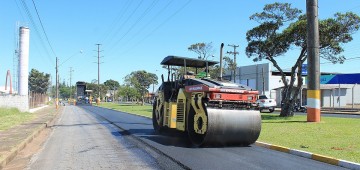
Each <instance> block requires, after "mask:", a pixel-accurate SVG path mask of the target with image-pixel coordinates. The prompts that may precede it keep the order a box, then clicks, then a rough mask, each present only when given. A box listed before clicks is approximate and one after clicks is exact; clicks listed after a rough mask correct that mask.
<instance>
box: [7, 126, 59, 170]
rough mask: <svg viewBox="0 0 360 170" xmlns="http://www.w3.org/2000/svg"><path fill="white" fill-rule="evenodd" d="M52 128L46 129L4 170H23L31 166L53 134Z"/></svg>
mask: <svg viewBox="0 0 360 170" xmlns="http://www.w3.org/2000/svg"><path fill="white" fill-rule="evenodd" d="M51 130H52V129H51V128H45V129H44V130H42V131H41V132H40V134H39V135H38V136H37V137H36V138H34V139H33V140H32V141H31V143H29V144H27V145H26V147H25V148H24V149H23V150H21V151H20V152H19V153H18V154H17V156H16V157H15V158H14V159H13V160H12V161H11V162H10V163H9V164H7V165H6V166H5V168H4V170H22V169H25V168H26V166H27V165H28V164H29V162H30V159H31V157H32V156H33V155H34V154H35V153H37V152H39V151H40V149H41V148H42V146H43V145H44V143H45V141H46V140H47V139H48V136H49V135H50V133H51Z"/></svg>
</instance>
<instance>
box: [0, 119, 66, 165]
mask: <svg viewBox="0 0 360 170" xmlns="http://www.w3.org/2000/svg"><path fill="white" fill-rule="evenodd" d="M58 115H59V113H56V114H55V115H54V117H52V118H51V119H50V120H48V121H47V122H45V123H43V124H42V125H41V126H40V127H39V128H37V129H36V130H35V131H34V132H33V133H32V134H31V135H29V136H28V137H27V138H26V139H25V140H24V141H22V142H21V143H20V144H18V145H17V146H15V147H14V148H15V149H11V151H9V153H8V154H7V155H6V154H5V155H4V158H3V159H2V160H0V170H1V169H3V168H4V167H5V166H6V165H7V164H8V163H10V162H11V161H12V160H13V159H14V158H15V157H16V155H17V154H18V153H19V152H20V151H21V150H22V149H24V148H25V147H26V145H27V144H29V143H31V141H32V140H33V139H34V138H36V137H37V136H38V135H39V134H40V132H41V131H42V130H44V129H45V128H46V127H48V126H50V125H52V124H53V123H54V121H55V120H56V118H57V117H58Z"/></svg>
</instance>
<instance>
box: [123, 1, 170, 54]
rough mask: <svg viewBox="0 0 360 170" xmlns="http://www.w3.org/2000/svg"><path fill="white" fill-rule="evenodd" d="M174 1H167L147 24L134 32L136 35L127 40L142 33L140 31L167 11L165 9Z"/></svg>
mask: <svg viewBox="0 0 360 170" xmlns="http://www.w3.org/2000/svg"><path fill="white" fill-rule="evenodd" d="M173 2H174V0H171V1H168V3H167V4H166V5H165V6H164V7H163V8H162V9H161V10H160V11H159V12H158V13H157V14H155V15H154V16H153V17H152V18H151V19H150V20H149V21H148V22H147V23H146V24H144V26H143V27H141V28H140V29H139V30H138V31H137V32H136V33H135V34H134V36H132V37H131V38H130V39H129V40H127V42H130V41H131V40H133V39H134V38H135V37H137V36H138V35H140V32H142V31H143V30H144V29H145V28H147V27H148V26H149V25H150V23H152V22H154V21H155V20H156V19H157V18H158V17H159V16H160V14H162V13H163V12H164V11H165V9H167V8H168V6H169V5H170V4H171V3H173ZM132 48H134V47H132Z"/></svg>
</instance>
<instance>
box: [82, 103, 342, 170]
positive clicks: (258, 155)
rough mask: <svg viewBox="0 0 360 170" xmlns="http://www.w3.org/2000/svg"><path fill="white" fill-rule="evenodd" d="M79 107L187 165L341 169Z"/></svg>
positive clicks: (114, 113)
mask: <svg viewBox="0 0 360 170" xmlns="http://www.w3.org/2000/svg"><path fill="white" fill-rule="evenodd" d="M80 107H81V108H83V109H84V110H86V112H87V113H88V114H90V115H93V116H95V117H97V116H100V117H102V118H104V119H106V120H108V121H110V122H112V123H113V124H114V125H116V126H117V127H119V128H121V129H122V130H125V131H126V132H127V133H125V134H124V135H128V134H130V135H132V136H135V137H136V138H138V139H140V140H141V141H142V142H143V143H145V144H146V145H149V146H151V147H153V148H155V149H156V150H158V151H160V152H162V153H163V154H164V155H167V156H169V157H171V158H173V159H174V160H176V161H177V162H178V163H179V164H182V165H183V167H185V168H189V169H345V168H342V167H339V166H334V165H330V164H326V163H322V162H319V161H315V160H312V159H308V158H304V157H299V156H296V155H291V154H287V153H283V152H279V151H275V150H270V149H266V148H263V147H260V146H256V145H251V146H246V147H244V146H228V147H208V148H196V147H193V146H192V145H191V142H190V141H189V140H188V138H187V135H186V134H184V133H179V132H167V133H166V134H164V135H156V134H155V133H154V130H153V127H152V120H151V119H149V118H146V117H141V116H136V115H133V114H128V113H124V112H119V111H114V110H110V109H104V108H99V107H94V106H80Z"/></svg>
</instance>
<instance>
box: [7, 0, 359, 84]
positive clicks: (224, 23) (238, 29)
mask: <svg viewBox="0 0 360 170" xmlns="http://www.w3.org/2000/svg"><path fill="white" fill-rule="evenodd" d="M34 2H35V4H36V8H37V10H38V13H39V15H40V18H41V21H42V23H43V26H44V29H45V32H46V34H47V37H48V39H49V42H50V44H51V46H52V48H53V50H54V52H52V50H51V48H50V46H49V45H48V42H47V41H46V37H45V35H44V32H43V30H42V27H41V25H40V22H39V19H38V17H37V14H36V11H35V8H34V5H33V3H32V1H31V0H6V1H1V2H0V83H1V84H0V86H3V84H2V82H5V75H6V70H10V71H11V72H13V56H14V50H15V26H16V22H20V23H21V24H22V25H26V26H28V27H29V28H30V63H29V71H30V69H31V68H35V69H37V70H39V71H41V72H45V73H50V74H51V75H52V80H53V82H55V76H54V75H55V57H56V56H57V57H58V58H59V60H60V62H59V63H61V65H60V67H59V74H60V79H61V82H63V81H64V80H65V81H66V82H67V83H68V82H69V78H70V72H69V70H70V67H72V68H73V70H74V72H73V73H72V84H74V83H75V82H76V81H80V80H81V81H87V82H90V81H91V80H93V79H97V64H96V63H95V62H97V58H96V56H97V52H96V50H97V46H96V45H95V44H97V43H100V44H102V45H101V46H100V50H101V51H102V52H101V53H100V56H102V58H101V59H100V60H101V62H102V64H101V65H100V81H101V82H104V81H105V80H108V79H114V80H117V81H119V82H120V83H121V84H122V83H123V78H124V77H125V76H126V75H128V74H130V73H131V72H132V71H136V70H146V71H148V72H152V73H155V74H157V75H158V76H159V77H160V75H161V74H162V73H166V72H165V70H164V69H162V68H161V66H160V62H161V60H162V59H163V58H164V57H166V56H168V55H178V56H186V57H196V54H195V53H193V52H190V51H188V50H187V47H188V46H189V45H191V44H194V43H198V42H212V43H213V46H214V49H215V53H214V56H215V57H214V58H213V59H214V60H218V59H219V48H220V44H221V43H222V42H223V43H225V45H227V44H237V45H239V46H240V47H239V48H238V51H239V53H240V55H239V56H238V57H237V63H238V65H240V66H245V65H251V64H255V63H254V62H253V61H252V59H249V58H247V57H246V55H245V47H246V45H247V42H246V39H245V34H246V31H247V30H249V29H251V28H253V27H254V26H256V25H257V23H256V22H255V21H250V20H249V16H250V15H252V14H253V13H255V12H261V11H262V8H263V7H264V5H265V4H268V3H273V2H275V1H270V0H253V1H241V0H221V1H219V0H217V1H215V0H207V1H205V0H172V1H170V0H102V1H100V0H91V1H89V0H76V1H73V0H52V1H45V0H34ZM279 2H288V3H291V4H292V6H293V7H297V8H299V9H301V10H303V11H305V8H306V3H305V2H306V1H305V0H303V1H300V0H293V1H279ZM24 4H26V6H25V5H24ZM26 8H27V9H28V13H29V14H31V18H32V20H33V21H34V22H33V23H32V22H31V20H30V19H29V15H28V13H27V12H26ZM347 11H353V12H355V13H356V14H358V15H360V1H358V0H346V1H339V0H319V17H320V18H322V19H323V18H328V17H332V16H333V14H334V13H336V12H347ZM353 38H354V40H353V41H352V42H350V43H348V44H346V45H345V46H344V47H345V52H344V53H343V55H345V57H347V58H354V57H359V56H360V48H359V46H360V32H358V33H356V34H354V35H353ZM224 50H225V51H230V50H232V48H230V47H228V46H225V49H224ZM80 51H82V53H81V52H80ZM296 55H297V51H296V49H294V50H292V51H290V52H289V53H287V54H286V55H284V56H281V57H279V58H278V61H279V64H280V66H282V67H283V68H290V67H291V65H292V64H293V61H295V58H294V57H292V56H296ZM359 61H360V59H353V60H348V61H346V62H345V64H342V65H333V64H321V71H323V72H342V73H354V72H360V71H359V69H358V65H359V63H360V62H359ZM262 62H266V61H262ZM322 62H325V61H322ZM259 63H261V62H259ZM12 74H13V73H12Z"/></svg>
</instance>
